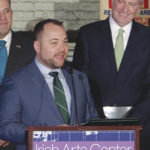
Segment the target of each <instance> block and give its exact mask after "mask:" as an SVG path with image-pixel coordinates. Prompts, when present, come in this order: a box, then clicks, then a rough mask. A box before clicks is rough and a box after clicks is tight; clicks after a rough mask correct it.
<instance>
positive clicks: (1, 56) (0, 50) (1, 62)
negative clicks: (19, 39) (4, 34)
mask: <svg viewBox="0 0 150 150" xmlns="http://www.w3.org/2000/svg"><path fill="white" fill-rule="evenodd" d="M5 44H6V41H4V40H0V84H1V82H2V80H3V78H4V75H5V70H6V64H7V58H8V56H7V49H6V47H5Z"/></svg>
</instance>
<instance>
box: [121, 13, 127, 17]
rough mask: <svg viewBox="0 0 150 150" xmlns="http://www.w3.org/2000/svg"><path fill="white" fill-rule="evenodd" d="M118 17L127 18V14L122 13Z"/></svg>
mask: <svg viewBox="0 0 150 150" xmlns="http://www.w3.org/2000/svg"><path fill="white" fill-rule="evenodd" d="M120 16H121V17H128V14H127V13H122V12H121V13H120Z"/></svg>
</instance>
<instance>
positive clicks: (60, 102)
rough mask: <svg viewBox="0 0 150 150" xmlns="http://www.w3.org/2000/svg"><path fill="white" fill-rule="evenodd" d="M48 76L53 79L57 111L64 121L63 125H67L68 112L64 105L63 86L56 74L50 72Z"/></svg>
mask: <svg viewBox="0 0 150 150" xmlns="http://www.w3.org/2000/svg"><path fill="white" fill-rule="evenodd" d="M50 75H51V76H52V77H54V80H53V89H54V95H55V99H56V103H57V106H58V108H59V111H60V113H61V115H62V117H63V119H64V122H65V124H69V112H68V107H67V103H66V97H65V94H64V89H63V86H62V84H61V82H60V80H59V78H58V72H51V73H50Z"/></svg>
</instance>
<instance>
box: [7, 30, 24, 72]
mask: <svg viewBox="0 0 150 150" xmlns="http://www.w3.org/2000/svg"><path fill="white" fill-rule="evenodd" d="M14 34H15V33H14V32H12V41H11V45H10V51H9V56H8V61H7V69H6V74H8V73H9V72H12V70H11V68H12V69H13V66H14V65H16V64H14V62H16V59H17V55H18V54H20V48H21V43H20V42H19V41H20V40H19V39H17V38H16V36H15V35H14Z"/></svg>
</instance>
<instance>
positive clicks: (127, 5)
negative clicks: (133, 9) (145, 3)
mask: <svg viewBox="0 0 150 150" xmlns="http://www.w3.org/2000/svg"><path fill="white" fill-rule="evenodd" d="M128 7H129V4H127V3H125V4H124V6H123V8H122V10H123V11H124V12H127V11H128Z"/></svg>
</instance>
